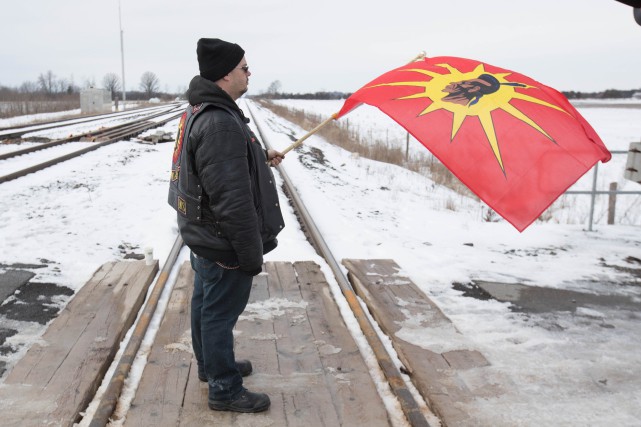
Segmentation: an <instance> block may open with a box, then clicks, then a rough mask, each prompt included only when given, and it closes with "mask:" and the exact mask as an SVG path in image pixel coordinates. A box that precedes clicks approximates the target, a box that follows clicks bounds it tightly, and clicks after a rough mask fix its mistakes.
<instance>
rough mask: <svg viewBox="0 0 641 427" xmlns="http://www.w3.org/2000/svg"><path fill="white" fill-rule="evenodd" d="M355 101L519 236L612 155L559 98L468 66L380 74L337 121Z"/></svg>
mask: <svg viewBox="0 0 641 427" xmlns="http://www.w3.org/2000/svg"><path fill="white" fill-rule="evenodd" d="M361 103H366V104H370V105H373V106H375V107H378V108H379V109H380V110H381V111H383V112H384V113H385V114H387V115H388V116H390V117H391V118H392V119H394V120H395V121H396V122H398V123H399V124H400V125H401V126H403V127H404V128H405V129H407V131H408V132H409V133H411V134H412V135H413V136H414V137H415V138H416V139H417V140H419V141H420V142H421V144H423V145H424V146H425V147H426V148H428V149H429V150H430V151H431V152H432V153H433V154H434V155H435V156H436V157H437V158H438V159H439V160H440V161H441V162H442V163H443V164H444V165H445V166H446V167H447V168H448V169H449V170H450V171H452V173H454V175H456V176H457V177H458V178H459V179H460V180H461V181H462V182H463V183H464V184H465V185H467V187H469V189H470V190H472V191H473V192H474V193H475V194H476V195H478V196H479V197H480V198H481V199H482V200H483V201H484V202H485V203H487V204H488V205H489V206H490V207H491V208H492V209H494V210H495V211H496V212H497V213H498V214H499V215H501V216H502V217H503V218H505V219H506V220H507V221H509V222H510V223H511V224H512V225H514V227H516V228H517V229H518V230H519V231H523V230H524V229H525V228H526V227H527V226H528V225H530V224H531V223H532V222H533V221H534V220H535V219H536V218H537V217H538V216H539V215H540V214H541V213H542V212H543V211H544V210H545V209H547V208H548V207H549V206H550V204H552V202H554V200H556V199H557V198H558V197H559V196H560V195H561V194H563V192H565V190H567V189H568V187H570V186H571V185H572V184H573V183H575V182H576V181H577V180H578V179H579V178H580V177H581V176H582V175H583V174H585V173H586V172H587V171H588V170H590V168H592V166H594V164H595V163H596V162H597V161H599V160H601V161H603V162H607V161H608V160H610V157H611V155H610V152H609V151H608V150H607V148H606V147H605V145H604V144H603V142H602V141H601V139H600V138H599V136H598V135H597V134H596V132H595V131H594V129H592V127H591V126H590V125H589V124H588V122H587V121H586V120H585V119H584V118H583V117H582V116H581V115H580V114H579V112H578V111H577V110H576V109H575V108H574V107H573V106H572V105H571V104H570V102H569V101H568V100H567V99H566V98H565V97H564V96H563V95H562V94H561V93H559V92H557V91H556V90H554V89H552V88H550V87H548V86H545V85H542V84H541V83H539V82H537V81H535V80H532V79H531V78H529V77H526V76H524V75H522V74H518V73H515V72H512V71H509V70H504V69H502V68H498V67H495V66H492V65H489V64H485V63H482V62H479V61H474V60H470V59H463V58H454V57H436V58H425V59H423V60H420V61H417V62H412V63H410V64H407V65H404V66H402V67H399V68H397V69H395V70H392V71H390V72H387V73H385V74H383V75H382V76H380V77H378V78H376V79H374V80H373V81H371V82H370V83H368V84H367V85H366V86H364V87H362V88H361V89H359V90H358V91H357V92H355V93H354V94H353V95H352V96H350V97H349V98H348V99H347V100H346V101H345V104H344V105H343V108H342V109H341V110H340V111H339V112H338V113H337V114H336V115H335V117H336V118H339V117H341V116H343V115H345V114H347V113H348V112H350V111H351V110H352V109H354V108H355V107H357V106H358V105H360V104H361Z"/></svg>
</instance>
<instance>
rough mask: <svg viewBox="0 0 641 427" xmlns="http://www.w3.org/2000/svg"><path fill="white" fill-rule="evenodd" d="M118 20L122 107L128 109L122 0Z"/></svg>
mask: <svg viewBox="0 0 641 427" xmlns="http://www.w3.org/2000/svg"><path fill="white" fill-rule="evenodd" d="M118 21H119V22H120V62H121V63H122V109H123V110H125V109H126V105H127V103H126V101H127V90H126V89H125V45H124V41H123V31H122V13H121V12H120V0H118Z"/></svg>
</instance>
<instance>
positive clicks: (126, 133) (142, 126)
mask: <svg viewBox="0 0 641 427" xmlns="http://www.w3.org/2000/svg"><path fill="white" fill-rule="evenodd" d="M166 114H168V113H167V112H165V113H163V114H162V115H166ZM181 114H182V112H180V113H177V114H175V115H173V116H171V117H168V118H167V119H163V120H161V121H159V122H153V123H150V122H149V121H147V118H145V121H144V122H143V123H139V122H136V123H134V124H133V125H132V124H131V123H130V124H129V127H127V128H124V129H121V130H120V131H119V132H118V134H117V135H115V136H112V137H111V138H109V139H107V140H105V141H100V142H96V143H94V144H92V145H90V146H88V147H86V148H82V149H80V150H77V151H74V152H71V153H68V154H65V155H63V156H60V157H56V158H53V159H50V160H47V161H45V162H42V163H38V164H36V165H33V166H30V167H28V168H25V169H21V170H19V171H16V172H13V173H10V174H8V175H4V176H0V184H2V183H4V182H7V181H12V180H14V179H17V178H21V177H23V176H26V175H28V174H30V173H33V172H38V171H41V170H43V169H45V168H48V167H49V166H53V165H55V164H58V163H61V162H64V161H67V160H69V159H72V158H74V157H78V156H81V155H83V154H86V153H88V152H90V151H94V150H97V149H98V148H101V147H104V146H106V145H109V144H113V143H114V142H118V141H120V140H122V139H123V138H127V137H130V136H135V135H138V134H139V133H141V132H144V131H145V130H148V129H153V128H155V127H157V126H160V125H161V124H164V123H166V122H168V121H171V120H174V119H176V118H178V117H180V115H181ZM98 138H99V136H98V135H97V136H96V139H98Z"/></svg>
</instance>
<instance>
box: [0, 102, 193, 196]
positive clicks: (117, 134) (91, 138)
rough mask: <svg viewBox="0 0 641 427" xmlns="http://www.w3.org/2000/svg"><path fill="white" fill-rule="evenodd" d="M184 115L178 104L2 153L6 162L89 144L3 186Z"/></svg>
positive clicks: (20, 173) (8, 178)
mask: <svg viewBox="0 0 641 427" xmlns="http://www.w3.org/2000/svg"><path fill="white" fill-rule="evenodd" d="M182 113H183V107H182V106H180V105H175V106H172V107H171V108H169V109H167V108H165V109H162V111H159V112H154V113H153V114H151V115H146V116H144V117H142V118H137V119H135V120H133V121H129V122H126V123H122V124H119V125H116V126H112V127H109V128H106V129H101V130H99V131H90V132H85V133H81V134H78V135H75V136H72V137H69V138H64V139H61V140H56V141H52V142H49V143H44V144H41V145H38V146H34V147H29V148H26V149H23V150H17V151H13V152H9V153H6V154H3V155H1V156H0V161H3V160H5V161H6V160H8V159H10V158H13V157H18V156H23V155H29V154H31V153H34V152H36V151H40V150H45V149H49V148H53V147H56V146H60V145H63V144H66V143H70V142H74V141H83V142H87V144H89V145H88V146H87V147H84V148H82V149H80V150H75V151H72V152H70V153H67V154H64V155H61V156H57V157H53V158H50V159H48V160H46V161H44V162H39V163H36V164H34V165H31V166H28V167H25V168H22V169H20V170H17V171H15V172H12V173H9V174H7V175H3V176H0V184H1V183H4V182H7V181H11V180H14V179H17V178H20V177H23V176H25V175H28V174H30V173H34V172H37V171H40V170H43V169H45V168H48V167H49V166H53V165H55V164H58V163H61V162H64V161H67V160H70V159H73V158H75V157H78V156H81V155H83V154H86V153H88V152H90V151H94V150H97V149H99V148H101V147H104V146H106V145H109V144H113V143H114V142H117V141H121V140H123V139H125V138H130V137H132V136H136V135H138V134H140V133H142V132H144V131H146V130H149V129H153V128H155V127H158V126H160V125H162V124H164V123H167V122H169V121H171V120H174V119H177V118H178V117H180V115H181V114H182ZM154 119H157V120H154ZM67 125H68V124H64V125H59V126H67Z"/></svg>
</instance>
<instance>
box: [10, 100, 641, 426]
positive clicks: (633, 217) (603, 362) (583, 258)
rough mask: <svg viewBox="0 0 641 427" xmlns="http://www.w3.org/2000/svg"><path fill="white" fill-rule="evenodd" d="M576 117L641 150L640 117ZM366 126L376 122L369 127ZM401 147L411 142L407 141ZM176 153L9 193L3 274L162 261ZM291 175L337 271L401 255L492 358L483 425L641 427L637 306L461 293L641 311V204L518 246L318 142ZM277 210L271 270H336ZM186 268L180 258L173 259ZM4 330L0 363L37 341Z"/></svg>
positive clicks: (421, 181) (376, 128) (297, 158)
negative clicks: (499, 285) (525, 289)
mask: <svg viewBox="0 0 641 427" xmlns="http://www.w3.org/2000/svg"><path fill="white" fill-rule="evenodd" d="M241 103H243V104H244V103H245V101H243V102H241ZM248 103H249V101H248ZM338 107H339V104H338V103H334V104H331V102H330V101H323V102H319V101H314V102H313V103H312V102H308V103H307V104H306V107H305V108H306V109H308V108H309V109H310V110H313V111H316V112H318V113H320V114H325V113H327V115H329V114H331V113H333V112H335V111H337V110H338ZM243 108H247V107H246V106H245V105H243ZM366 108H369V107H362V108H360V109H358V110H356V111H355V112H353V113H350V115H349V116H348V117H349V119H350V123H354V126H356V125H358V126H359V128H360V131H361V132H365V133H367V132H370V129H371V131H372V132H376V133H380V134H383V135H384V134H388V135H391V134H393V133H396V132H398V129H399V128H398V126H397V125H395V124H393V123H391V122H390V123H388V124H385V116H383V115H382V114H380V113H378V112H376V111H375V110H374V109H369V110H370V111H367V110H366ZM250 109H251V111H252V112H254V113H256V115H257V117H258V118H259V119H261V120H265V123H266V125H265V126H264V127H265V128H266V133H267V138H268V139H269V140H270V142H271V143H272V144H273V145H274V146H275V147H276V148H280V149H282V148H284V147H286V146H288V145H289V144H291V140H290V139H289V137H288V136H287V135H288V134H291V133H293V134H295V135H298V136H302V135H303V134H304V130H302V129H300V128H298V127H297V126H295V125H293V124H291V123H289V122H286V121H284V120H282V119H280V118H278V117H275V116H273V115H272V114H271V113H270V112H268V111H266V110H264V109H262V108H259V107H258V106H257V105H256V104H253V103H251V106H250ZM580 111H581V112H582V113H583V114H584V115H585V117H586V118H587V119H588V121H590V122H591V123H592V125H593V126H594V127H595V129H596V130H597V132H598V133H599V134H600V135H601V136H602V138H603V139H604V141H605V143H606V145H607V146H608V147H609V148H610V149H625V150H627V144H628V143H629V142H631V141H638V140H639V138H640V137H641V109H631V108H626V109H624V108H616V107H612V106H608V108H585V109H581V110H580ZM361 114H362V115H364V116H368V117H366V118H363V119H360V118H359V116H358V115H361ZM2 126H3V124H2V121H0V127H2ZM176 126H177V121H174V122H171V123H169V124H167V125H165V126H164V127H163V128H162V129H164V130H167V131H173V132H175V129H176ZM386 126H388V129H389V130H385V127H386ZM400 136H401V138H402V139H401V140H402V143H403V144H404V143H405V139H404V136H403V134H402V130H401V135H400ZM172 149H173V144H171V143H168V144H159V145H144V144H138V143H135V142H128V141H123V142H120V143H117V144H112V145H110V146H107V147H104V148H102V149H100V150H97V151H94V152H91V153H88V154H86V155H84V156H82V157H80V158H77V159H74V160H72V161H69V162H65V163H63V164H60V165H56V166H54V167H51V168H49V169H47V170H46V171H43V172H39V173H37V174H32V175H29V176H27V177H24V178H20V179H18V180H15V181H11V182H7V183H4V184H2V185H0V236H1V239H0V264H3V265H10V264H14V263H29V264H43V265H45V267H43V268H40V269H34V270H33V271H34V273H36V277H35V279H34V280H35V281H41V282H53V283H57V284H60V285H63V286H67V287H69V288H71V289H73V290H78V289H79V288H80V287H81V286H82V285H83V284H84V283H85V282H86V281H87V280H88V279H89V278H90V277H91V275H92V274H93V272H94V271H95V270H96V269H97V268H98V267H99V266H100V265H102V264H103V263H104V262H107V261H111V260H114V259H122V258H123V257H124V256H125V255H127V254H131V253H138V254H141V253H142V248H143V247H146V246H151V247H153V248H154V251H155V257H156V258H158V259H159V260H160V261H161V263H162V262H163V261H164V260H165V258H166V256H167V254H168V253H169V250H170V248H171V246H172V244H173V241H174V239H175V236H176V233H177V229H176V226H175V219H174V216H175V215H174V213H173V211H172V210H171V208H170V207H169V206H168V205H167V203H166V191H167V180H168V177H169V169H170V157H171V151H172ZM413 149H422V148H421V147H414V148H413ZM620 157H625V156H620ZM615 159H616V156H615ZM624 161H625V160H624V159H622V162H624ZM614 162H615V160H614V159H613V161H612V162H611V163H614ZM2 167H3V166H2V165H1V164H0V168H2ZM283 167H284V168H285V170H286V171H287V173H288V175H289V176H290V178H291V179H292V180H293V181H294V182H295V184H296V186H297V189H298V191H299V193H300V194H301V196H302V198H303V200H304V201H305V203H306V204H307V206H308V209H309V210H310V212H312V214H313V215H314V217H315V221H316V223H317V225H318V226H319V228H320V230H321V232H322V233H323V235H324V237H325V240H326V241H327V243H328V245H329V246H330V248H331V249H332V250H333V251H334V253H335V254H336V257H337V259H342V258H393V259H394V260H395V261H396V262H397V263H398V264H399V265H400V266H401V268H402V269H403V273H404V274H406V275H408V276H409V277H410V278H411V279H412V280H413V281H414V282H415V283H416V284H417V285H418V286H419V287H420V288H421V289H422V290H423V291H424V292H425V293H426V294H427V295H428V296H429V297H430V298H432V299H433V300H434V301H435V302H436V303H437V304H438V305H439V307H440V308H441V309H442V310H443V311H444V312H445V314H446V315H447V316H448V317H449V318H450V319H451V320H452V321H453V323H454V325H455V326H456V328H457V329H458V330H459V331H461V332H462V334H463V335H464V336H465V337H466V339H467V341H468V342H469V343H471V345H473V347H474V349H477V350H479V351H480V352H481V353H483V354H484V355H485V356H486V358H487V359H488V360H489V361H490V363H491V365H492V366H491V368H490V369H491V370H492V373H493V375H494V376H495V378H498V379H500V385H501V388H502V389H503V393H502V394H500V395H499V396H498V397H496V398H493V399H486V400H480V401H476V402H472V403H470V404H469V410H470V411H472V412H473V413H474V414H475V417H476V418H477V419H478V420H479V425H483V426H515V425H519V426H586V425H590V426H600V425H606V424H612V425H617V426H637V425H641V421H640V420H641V409H640V408H641V370H640V369H639V366H641V340H639V332H638V331H639V327H640V326H641V316H640V315H639V311H638V309H636V310H635V309H625V310H621V309H617V308H613V307H610V306H607V305H591V306H582V307H577V309H576V310H573V311H561V312H560V311H547V312H542V313H528V312H520V311H517V310H514V309H513V307H511V306H510V304H508V303H504V302H499V301H496V300H492V299H490V300H479V299H476V298H472V297H468V296H465V295H464V294H463V292H462V291H461V290H460V287H458V289H455V287H454V286H453V284H454V283H459V284H463V285H467V284H470V283H472V282H473V281H474V280H488V281H498V282H504V283H514V284H516V283H521V284H525V285H531V286H540V287H547V288H552V289H564V290H572V291H579V292H583V293H590V294H595V295H618V296H621V297H625V298H627V299H628V300H629V301H630V303H631V304H637V307H638V304H639V303H641V280H639V277H638V274H639V269H640V268H641V265H639V264H637V262H638V260H641V235H640V233H639V221H638V215H639V207H638V203H639V202H638V201H637V202H629V201H628V202H625V203H628V205H626V206H627V207H626V208H625V209H627V212H628V213H627V214H625V215H623V216H622V217H620V218H619V219H621V220H620V221H617V224H616V225H613V226H608V225H604V222H605V220H604V218H603V215H597V222H596V224H595V227H594V228H595V231H593V232H588V231H586V227H587V223H586V218H587V217H586V211H585V209H586V205H584V203H583V201H582V199H583V198H584V199H589V197H586V196H576V201H575V203H573V204H568V206H566V207H564V208H563V209H557V210H556V211H555V212H560V214H559V215H561V216H563V215H564V216H565V217H564V218H557V217H554V219H553V220H551V221H548V222H546V223H542V222H536V223H534V224H533V225H532V226H531V227H530V228H528V229H527V230H526V231H525V232H524V233H518V232H517V231H516V230H515V229H514V228H513V227H512V226H511V225H509V224H508V223H506V222H504V221H499V222H485V221H484V220H483V217H484V212H485V209H486V208H485V207H484V206H483V205H482V204H481V203H479V202H476V201H474V200H471V199H468V198H466V197H464V196H461V195H458V194H456V193H454V192H452V191H450V190H448V189H445V188H442V187H439V186H437V185H435V184H434V183H432V182H431V181H430V180H429V179H427V178H426V177H424V176H421V175H419V174H416V173H413V172H409V171H407V170H405V169H402V168H400V167H397V166H392V165H387V164H382V163H378V162H373V161H369V160H366V159H363V158H358V157H354V156H353V155H351V154H350V153H347V152H345V151H344V150H341V149H339V148H336V147H334V146H332V145H330V144H328V143H327V142H326V141H324V140H323V139H322V138H320V137H317V136H313V137H311V138H310V139H308V140H307V141H306V142H305V144H304V145H303V147H302V148H301V149H300V150H297V151H296V152H291V153H289V154H288V155H287V157H286V159H285V162H284V164H283ZM601 169H602V170H601V172H600V176H601V177H602V180H603V182H604V183H607V182H610V181H609V180H610V179H614V180H617V181H619V182H620V185H621V186H622V187H624V188H625V189H636V187H638V184H634V183H628V182H626V181H623V179H622V178H620V177H616V178H612V177H611V175H610V173H609V172H607V171H606V168H605V167H603V168H601ZM613 174H615V172H613ZM616 174H618V175H621V174H622V171H621V169H619V171H618V172H616ZM589 175H590V174H588V176H589ZM612 176H614V175H612ZM584 179H585V178H584ZM589 181H590V184H589V185H591V177H590V180H589ZM581 185H583V184H581ZM635 186H636V187H635ZM281 197H284V196H283V195H282V194H281ZM625 198H628V200H638V196H621V197H620V201H621V202H622V203H623V200H624V199H625ZM634 203H637V204H636V205H635V204H634ZM282 205H283V206H284V210H285V212H284V214H285V220H286V224H287V226H286V228H285V229H284V231H283V232H282V233H281V235H280V237H279V242H280V244H279V247H278V248H277V249H276V250H275V251H273V252H272V253H270V254H268V255H267V257H266V260H268V261H296V260H309V259H312V260H315V261H317V262H319V264H321V266H322V267H323V268H324V271H329V270H328V269H326V266H324V265H322V264H323V263H322V261H321V260H320V259H319V258H318V256H317V255H315V253H314V252H313V250H312V249H311V247H310V246H309V244H308V243H307V242H306V241H305V239H304V237H303V235H302V233H301V231H300V229H299V227H298V224H297V222H296V219H295V217H294V216H293V213H292V212H291V210H290V208H289V206H288V205H287V204H285V203H283V204H282ZM453 207H454V208H453ZM599 209H602V208H599ZM622 210H623V209H622ZM568 220H569V222H570V223H569V224H568ZM186 256H187V252H186V251H183V252H182V253H181V255H180V259H179V261H182V260H185V259H186ZM161 267H162V265H161ZM0 268H1V269H2V270H0V271H3V270H5V269H6V268H7V267H0ZM170 281H171V278H170ZM12 298H15V297H12ZM337 298H339V304H342V305H343V306H344V302H341V301H340V296H337ZM5 303H6V302H5ZM58 304H64V301H58ZM161 307H162V304H161ZM348 323H351V322H350V321H349V319H348ZM411 323H412V322H408V324H407V325H404V326H406V327H405V328H404V337H405V338H406V339H411V340H412V342H414V343H415V344H416V345H419V346H424V347H426V348H430V349H433V350H437V351H443V349H451V348H453V346H455V345H456V343H450V342H439V341H438V340H437V339H435V338H434V337H433V336H426V335H425V333H424V332H425V331H421V330H420V329H417V328H416V327H413V328H412V325H411ZM415 323H416V322H415ZM0 324H1V325H2V326H9V327H12V328H14V329H16V330H18V331H19V332H18V333H17V334H15V335H13V336H11V337H9V338H8V339H7V342H8V343H9V344H10V345H12V346H13V347H15V348H16V349H17V350H18V351H17V352H16V353H8V354H5V355H0V361H2V360H4V361H5V362H6V363H7V364H8V366H11V365H12V364H13V363H15V360H16V359H17V358H19V357H20V356H21V355H22V354H23V353H24V351H26V348H27V347H28V345H29V344H30V343H32V342H33V341H34V340H36V339H37V338H38V336H40V335H41V334H42V332H43V329H44V328H43V327H42V326H40V325H38V324H32V323H30V322H20V321H15V320H11V319H7V318H0ZM357 339H360V338H359V337H357ZM139 369H141V368H138V370H139ZM396 422H397V424H398V425H403V423H402V421H400V420H398V419H397V420H396Z"/></svg>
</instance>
